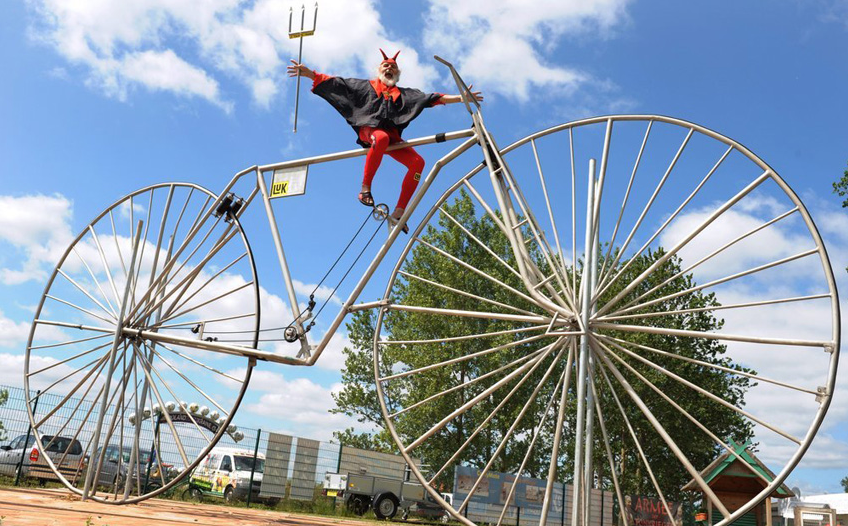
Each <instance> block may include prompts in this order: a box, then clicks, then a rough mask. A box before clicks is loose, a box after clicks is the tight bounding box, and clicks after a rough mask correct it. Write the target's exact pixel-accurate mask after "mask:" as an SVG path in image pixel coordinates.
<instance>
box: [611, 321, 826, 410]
mask: <svg viewBox="0 0 848 526" xmlns="http://www.w3.org/2000/svg"><path fill="white" fill-rule="evenodd" d="M595 336H597V337H598V338H600V339H601V340H602V341H609V342H617V343H620V344H622V345H630V346H632V347H636V348H638V349H642V350H644V351H648V352H652V353H654V354H659V355H660V356H665V357H668V358H673V359H675V360H681V361H684V362H688V363H692V364H695V365H700V366H701V367H708V368H710V369H715V370H717V371H723V372H725V373H730V374H734V375H737V376H744V377H745V378H750V379H752V380H756V381H757V382H766V383H769V384H772V385H777V386H780V387H786V388H787V389H792V390H794V391H799V392H801V393H807V394H811V395H814V396H818V395H819V394H820V393H819V392H818V391H814V390H812V389H806V388H804V387H800V386H797V385H792V384H789V383H786V382H781V381H779V380H773V379H771V378H768V377H765V376H761V375H759V374H751V373H748V372H745V371H743V370H739V369H733V368H730V367H725V366H723V365H718V364H715V363H710V362H705V361H703V360H696V359H694V358H689V357H688V356H683V355H682V354H679V353H672V352H667V351H662V350H660V349H655V348H653V347H649V346H647V345H642V344H639V343H634V342H630V341H627V340H622V339H620V338H613V337H612V336H607V335H605V334H595ZM602 344H603V343H602Z"/></svg>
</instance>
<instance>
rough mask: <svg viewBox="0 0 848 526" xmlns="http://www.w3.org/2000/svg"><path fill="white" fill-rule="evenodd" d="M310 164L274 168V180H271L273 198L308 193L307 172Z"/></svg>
mask: <svg viewBox="0 0 848 526" xmlns="http://www.w3.org/2000/svg"><path fill="white" fill-rule="evenodd" d="M308 168H309V167H308V166H297V167H294V168H282V169H280V170H274V180H273V181H272V182H271V196H270V197H271V198H272V199H273V198H275V197H291V196H293V195H303V194H305V193H306V174H307V172H308Z"/></svg>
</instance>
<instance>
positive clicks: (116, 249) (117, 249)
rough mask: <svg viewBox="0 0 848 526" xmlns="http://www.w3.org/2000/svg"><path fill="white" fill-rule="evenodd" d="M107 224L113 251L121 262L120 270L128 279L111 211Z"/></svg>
mask: <svg viewBox="0 0 848 526" xmlns="http://www.w3.org/2000/svg"><path fill="white" fill-rule="evenodd" d="M109 224H110V225H112V239H113V240H114V241H115V251H116V252H117V253H118V259H120V260H121V268H122V269H123V271H124V277H125V278H127V279H129V275H128V274H127V264H126V263H125V262H124V254H123V253H122V252H121V245H120V243H118V231H117V230H115V216H114V215H112V210H109ZM130 224H132V223H130Z"/></svg>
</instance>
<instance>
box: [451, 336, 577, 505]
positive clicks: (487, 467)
mask: <svg viewBox="0 0 848 526" xmlns="http://www.w3.org/2000/svg"><path fill="white" fill-rule="evenodd" d="M561 341H562V340H561V339H560V340H558V341H557V342H555V343H554V344H551V346H550V348H549V349H548V351H547V352H546V353H545V357H547V355H548V354H550V352H551V351H553V350H554V348H555V345H557V344H559V343H561ZM563 350H564V349H563ZM559 357H562V351H560V353H559ZM557 361H558V360H554V364H552V365H555V364H556V362H557ZM550 370H553V367H551V368H550ZM541 386H542V383H539V384H538V385H537V386H536V389H534V390H533V394H532V395H531V396H532V399H533V400H535V398H536V396H537V395H538V393H539V389H540V388H541ZM487 396H488V395H487ZM530 401H532V400H530ZM530 401H528V403H527V404H525V405H524V407H522V408H521V411H519V412H518V415H516V417H515V421H514V422H513V423H512V425H510V426H509V429H508V430H507V432H506V433H504V437H503V439H502V440H501V442H500V444H498V447H497V448H496V449H495V451H494V453H492V455H491V458H490V459H489V460H488V462H486V465H485V466H484V467H483V469H482V470H481V471H480V474H479V475H478V476H477V480H476V481H474V485H473V486H472V487H471V489H470V490H469V491H468V496H466V497H465V499H463V501H462V504H460V506H459V508H457V511H459V512H462V510H463V509H464V508H465V507H466V506H468V503H469V502H470V501H471V497H472V496H473V495H474V492H476V491H477V488H478V487H479V486H480V482H481V481H482V480H483V479H484V478H486V475H487V474H488V473H489V470H490V469H491V468H492V465H493V464H494V462H495V460H496V459H497V458H498V456H499V455H500V454H501V451H503V449H504V448H505V447H506V442H507V441H508V440H509V439H510V438H511V437H512V434H513V433H514V432H515V428H517V427H518V424H519V423H520V422H521V420H522V419H523V418H524V415H525V414H527V411H528V410H529V409H530V405H532V404H531V403H530Z"/></svg>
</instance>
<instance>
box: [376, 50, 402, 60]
mask: <svg viewBox="0 0 848 526" xmlns="http://www.w3.org/2000/svg"><path fill="white" fill-rule="evenodd" d="M380 53H382V54H383V60H389V57H388V55H386V52H385V51H383V49H382V48H380ZM398 53H400V52H398ZM395 56H397V55H395Z"/></svg>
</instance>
